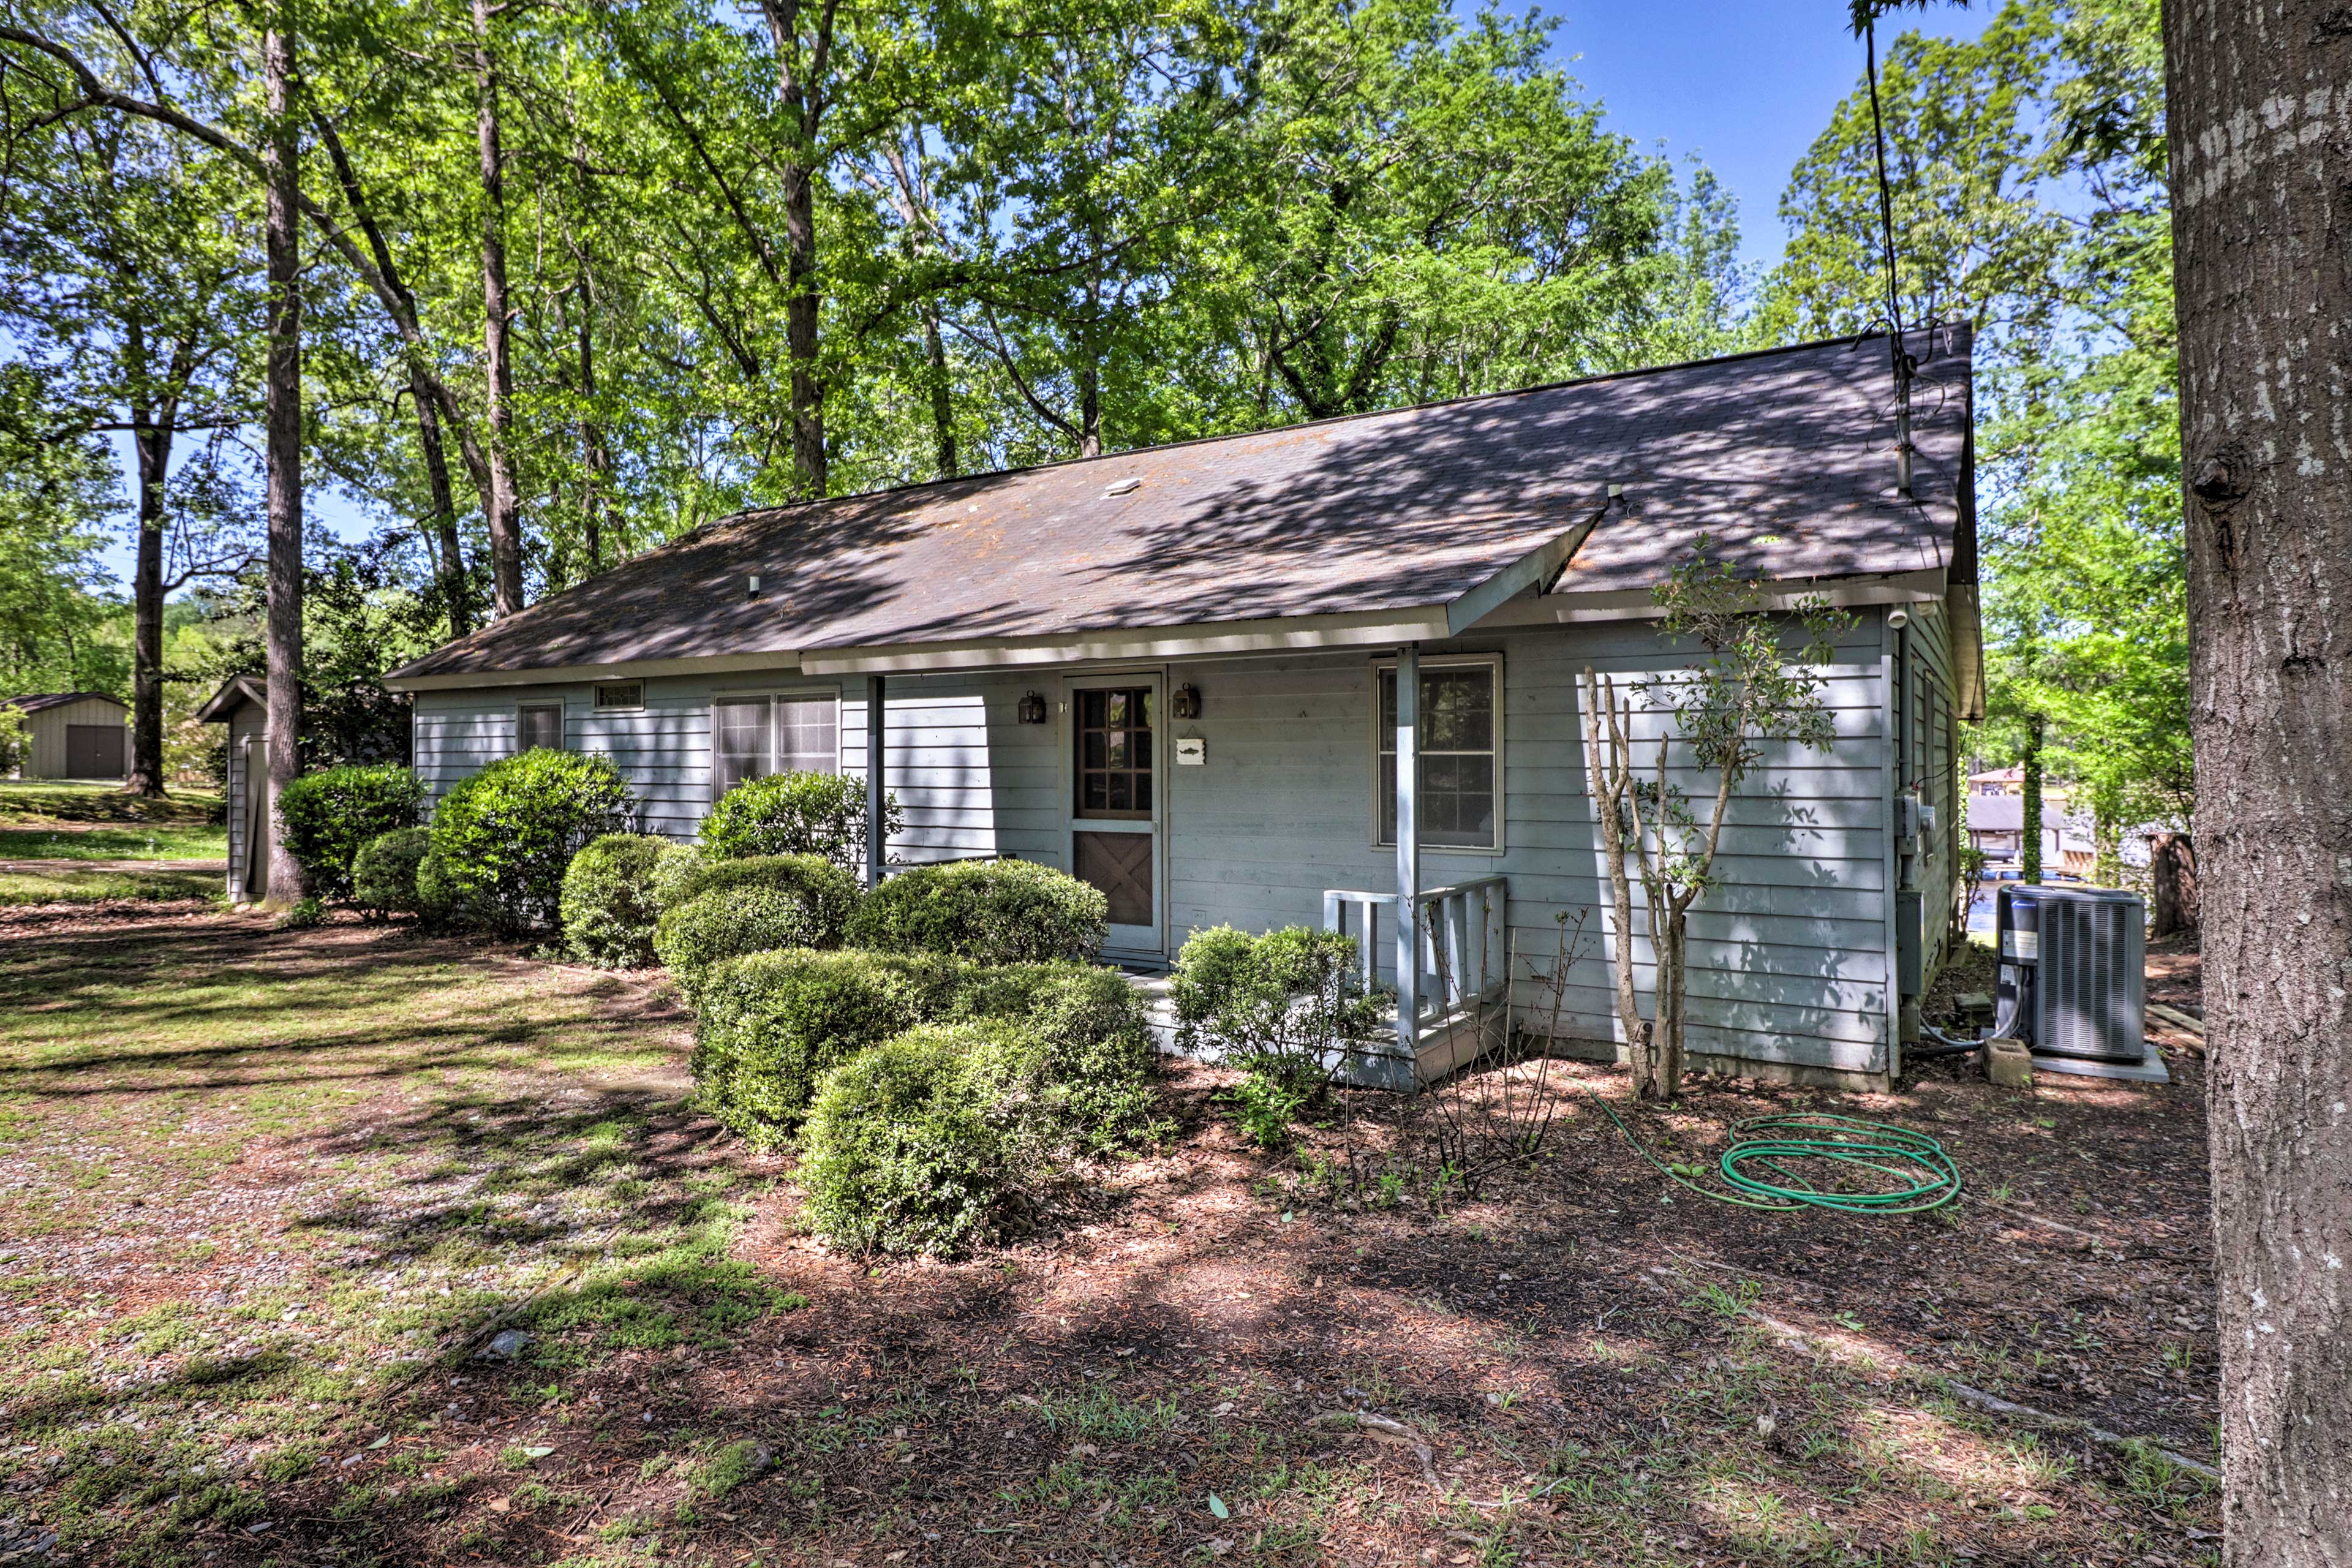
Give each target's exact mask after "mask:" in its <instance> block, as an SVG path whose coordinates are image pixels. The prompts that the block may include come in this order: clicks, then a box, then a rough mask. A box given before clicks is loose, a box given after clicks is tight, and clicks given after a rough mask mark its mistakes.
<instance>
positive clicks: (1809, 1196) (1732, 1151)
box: [1585, 1084, 1960, 1215]
mask: <svg viewBox="0 0 2352 1568" xmlns="http://www.w3.org/2000/svg"><path fill="white" fill-rule="evenodd" d="M1585 1092H1586V1093H1588V1094H1591V1095H1592V1098H1593V1100H1595V1101H1596V1102H1597V1103H1598V1104H1599V1105H1600V1107H1601V1110H1605V1111H1607V1112H1608V1113H1609V1120H1610V1121H1614V1122H1615V1123H1617V1131H1620V1132H1622V1133H1623V1134H1624V1135H1625V1142H1628V1143H1631V1144H1632V1145H1633V1148H1634V1150H1635V1152H1638V1153H1639V1154H1640V1155H1641V1156H1642V1158H1643V1159H1644V1160H1647V1161H1648V1162H1649V1163H1651V1164H1653V1165H1654V1166H1656V1167H1657V1170H1658V1173H1659V1174H1660V1175H1663V1176H1664V1177H1665V1178H1666V1179H1667V1180H1668V1181H1670V1182H1672V1183H1674V1184H1675V1185H1676V1186H1679V1187H1683V1188H1685V1189H1686V1190H1688V1191H1690V1192H1694V1193H1696V1194H1698V1195H1699V1196H1701V1197H1703V1198H1709V1199H1712V1200H1713V1201H1715V1202H1716V1203H1719V1204H1734V1205H1738V1206H1739V1207H1741V1208H1748V1209H1774V1210H1779V1211H1781V1212H1786V1211H1789V1210H1791V1209H1805V1208H1816V1209H1832V1210H1835V1211H1836V1212H1838V1213H1840V1214H1875V1215H1885V1214H1925V1213H1927V1211H1928V1210H1929V1209H1939V1208H1942V1207H1943V1206H1944V1205H1946V1204H1948V1203H1950V1202H1951V1201H1952V1200H1953V1199H1954V1198H1957V1197H1958V1196H1959V1195H1960V1172H1959V1167H1958V1166H1957V1165H1955V1164H1953V1163H1952V1157H1951V1156H1950V1155H1949V1154H1947V1153H1946V1152H1944V1146H1943V1145H1942V1144H1941V1143H1938V1142H1936V1141H1935V1140H1934V1139H1933V1138H1930V1137H1928V1136H1927V1134H1926V1133H1924V1132H1914V1131H1911V1130H1910V1129H1909V1128H1907V1127H1897V1126H1895V1124H1894V1123H1893V1122H1891V1121H1865V1120H1864V1119H1863V1118H1862V1117H1859V1116H1832V1115H1827V1114H1822V1115H1812V1116H1753V1117H1749V1118H1748V1120H1747V1121H1735V1122H1733V1123H1732V1126H1731V1146H1730V1147H1729V1148H1727V1149H1726V1150H1725V1151H1724V1152H1723V1154H1722V1157H1721V1158H1720V1159H1718V1160H1717V1162H1716V1169H1717V1173H1719V1174H1720V1175H1721V1176H1722V1177H1723V1179H1724V1180H1725V1181H1726V1182H1727V1183H1729V1184H1731V1186H1732V1187H1733V1188H1734V1189H1735V1190H1734V1191H1732V1192H1729V1193H1719V1192H1717V1191H1715V1190H1714V1189H1712V1188H1709V1187H1702V1186H1700V1185H1699V1184H1697V1183H1696V1182H1694V1181H1692V1180H1691V1179H1690V1177H1689V1176H1687V1175H1685V1174H1684V1173H1683V1171H1680V1170H1676V1169H1675V1167H1674V1166H1671V1165H1669V1164H1667V1163H1664V1161H1662V1160H1660V1159H1659V1158H1658V1157H1657V1156H1656V1155H1655V1154H1653V1153H1651V1152H1650V1151H1649V1150H1648V1149H1647V1148H1645V1147H1643V1142H1642V1141H1641V1140H1640V1139H1639V1138H1636V1137H1634V1136H1633V1129H1632V1128H1630V1127H1628V1126H1626V1125H1625V1121H1624V1119H1623V1118H1622V1117H1621V1116H1619V1115H1618V1114H1617V1108H1616V1107H1615V1106H1612V1105H1611V1104H1610V1103H1609V1102H1608V1101H1607V1100H1602V1099H1601V1096H1600V1095H1599V1094H1598V1093H1596V1092H1594V1090H1593V1089H1592V1088H1591V1085H1589V1084H1588V1085H1587V1086H1585ZM1801 1160H1827V1161H1829V1162H1830V1163H1831V1170H1832V1172H1834V1171H1837V1170H1842V1169H1848V1168H1859V1169H1862V1170H1866V1171H1875V1172H1877V1173H1880V1174H1881V1175H1884V1176H1885V1177H1887V1178H1889V1179H1890V1180H1891V1181H1892V1182H1894V1183H1895V1185H1894V1186H1892V1187H1890V1188H1888V1189H1886V1190H1885V1191H1880V1192H1867V1193H1843V1192H1824V1191H1822V1189H1821V1188H1820V1187H1817V1186H1815V1185H1814V1184H1812V1183H1811V1182H1809V1181H1807V1180H1806V1179H1805V1178H1804V1177H1803V1175H1801V1173H1798V1172H1797V1171H1795V1170H1792V1169H1791V1168H1790V1164H1791V1163H1792V1162H1796V1161H1801ZM1685 1169H1690V1170H1695V1169H1696V1167H1685Z"/></svg>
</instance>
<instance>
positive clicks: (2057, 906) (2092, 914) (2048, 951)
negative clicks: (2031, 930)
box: [2033, 889, 2147, 1061]
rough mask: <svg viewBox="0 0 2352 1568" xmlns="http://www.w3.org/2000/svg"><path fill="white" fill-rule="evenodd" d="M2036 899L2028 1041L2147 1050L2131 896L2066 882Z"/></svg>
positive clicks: (2137, 923)
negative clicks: (2036, 961)
mask: <svg viewBox="0 0 2352 1568" xmlns="http://www.w3.org/2000/svg"><path fill="white" fill-rule="evenodd" d="M2040 901H2041V905H2042V911H2041V912H2042V921H2041V923H2042V942H2041V946H2042V953H2041V963H2040V966H2039V968H2040V973H2038V974H2037V975H2036V976H2035V978H2034V1019H2033V1047H2034V1048H2035V1049H2036V1050H2039V1051H2047V1052H2050V1053H2052V1054H2053V1055H2057V1056H2065V1057H2098V1058H2107V1059H2110V1060H2116V1061H2138V1060H2139V1059H2141V1058H2142V1057H2144V1056H2145V1055H2146V1054H2147V1046H2146V1044H2145V1040H2146V1035H2147V1030H2146V1023H2147V1019H2146V1000H2147V998H2146V989H2147V982H2146V978H2145V975H2144V973H2143V966H2144V964H2145V963H2146V960H2147V952H2146V937H2145V935H2144V933H2143V931H2142V925H2141V921H2142V916H2141V904H2140V900H2139V899H2138V897H2137V895H2136V894H2131V893H2100V892H2092V891H2083V892H2075V891H2073V890H2071V889H2069V890H2066V891H2064V892H2061V893H2058V894H2057V896H2054V897H2053V896H2052V890H2047V889H2045V890H2044V891H2043V893H2042V898H2041V900H2040Z"/></svg>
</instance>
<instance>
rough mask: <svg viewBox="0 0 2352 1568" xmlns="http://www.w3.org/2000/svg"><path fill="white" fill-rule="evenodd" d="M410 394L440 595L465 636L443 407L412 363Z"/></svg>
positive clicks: (461, 553)
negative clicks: (430, 508) (429, 499)
mask: <svg viewBox="0 0 2352 1568" xmlns="http://www.w3.org/2000/svg"><path fill="white" fill-rule="evenodd" d="M408 395H410V396H411V397H413V398H415V400H416V445H417V449H418V450H419V451H421V452H423V453H424V455H425V483H426V485H427V486H428V487H430V489H431V493H432V497H433V516H432V517H431V518H430V519H429V520H428V521H427V522H426V524H425V527H426V529H427V530H428V531H430V532H431V533H432V534H433V536H434V538H435V540H436V542H437V543H438V545H439V547H440V548H439V552H438V553H439V554H440V557H441V596H442V597H443V598H444V599H446V600H447V601H448V603H447V605H446V606H445V607H446V610H447V612H448V616H449V635H450V636H451V637H464V636H465V635H466V634H467V632H469V631H471V630H473V629H474V626H473V621H474V617H473V612H472V610H471V609H470V608H469V607H468V606H467V603H466V599H467V586H466V551H465V545H464V543H463V542H462V541H460V540H459V538H458V537H457V496H456V495H455V494H454V493H453V492H452V491H451V489H450V487H449V454H448V450H447V448H446V447H445V446H444V445H443V444H442V440H441V409H440V405H438V404H437V403H436V401H435V399H434V395H433V384H432V382H431V380H430V379H429V378H427V377H426V376H425V373H424V371H423V370H422V369H421V368H420V367H418V366H417V365H416V364H415V363H413V362H412V363H410V365H409V369H408Z"/></svg>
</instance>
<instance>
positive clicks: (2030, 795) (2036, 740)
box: [2017, 713, 2042, 882]
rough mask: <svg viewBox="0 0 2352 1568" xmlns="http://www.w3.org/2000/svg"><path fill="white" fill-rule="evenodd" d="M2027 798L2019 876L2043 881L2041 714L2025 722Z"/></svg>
mask: <svg viewBox="0 0 2352 1568" xmlns="http://www.w3.org/2000/svg"><path fill="white" fill-rule="evenodd" d="M2024 772H2025V801H2024V804H2023V805H2022V806H2021V808H2020V816H2021V821H2020V822H2019V824H2018V835H2017V865H2018V875H2019V877H2020V878H2021V879H2023V880H2025V881H2027V882H2039V881H2041V880H2042V715H2041V714H2039V713H2035V714H2032V715H2030V716H2029V717H2028V718H2027V719H2026V721H2025V769H2024Z"/></svg>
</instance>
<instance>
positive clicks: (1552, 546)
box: [1445, 499, 1609, 637]
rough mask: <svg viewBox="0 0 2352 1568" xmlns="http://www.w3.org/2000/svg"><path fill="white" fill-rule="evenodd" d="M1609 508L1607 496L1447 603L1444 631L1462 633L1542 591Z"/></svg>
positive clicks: (1450, 635)
mask: <svg viewBox="0 0 2352 1568" xmlns="http://www.w3.org/2000/svg"><path fill="white" fill-rule="evenodd" d="M1607 510H1609V503H1608V501H1607V500H1605V499H1604V500H1602V501H1601V504H1600V505H1599V506H1597V507H1595V508H1594V509H1593V512H1592V515H1591V517H1588V518H1586V519H1585V520H1584V521H1582V522H1580V523H1578V524H1577V525H1576V526H1575V527H1573V528H1570V529H1568V530H1566V531H1563V532H1561V533H1560V534H1559V535H1558V536H1557V537H1555V538H1552V539H1548V540H1546V541H1545V542H1543V543H1541V544H1539V545H1538V546H1536V547H1535V548H1534V549H1533V550H1530V551H1528V552H1527V553H1526V554H1525V555H1522V556H1520V557H1519V558H1518V559H1517V561H1514V562H1512V563H1510V564H1509V565H1508V566H1506V567H1504V568H1503V569H1502V570H1501V571H1500V572H1497V573H1496V574H1494V575H1493V576H1492V577H1489V578H1487V579H1486V581H1485V582H1484V583H1481V584H1478V585H1477V586H1476V587H1475V588H1473V589H1471V590H1470V591H1469V592H1468V593H1466V594H1464V595H1462V596H1461V597H1459V598H1457V599H1455V600H1454V602H1453V603H1452V604H1450V605H1446V606H1445V631H1446V635H1447V636H1449V637H1460V636H1461V635H1462V634H1463V633H1464V632H1466V631H1468V630H1469V629H1470V628H1471V627H1472V626H1476V625H1477V624H1478V623H1479V622H1481V621H1483V620H1485V619H1486V617H1487V616H1491V615H1493V614H1494V613H1495V612H1496V610H1498V609H1500V608H1502V607H1503V605H1506V604H1508V603H1509V602H1510V601H1511V600H1513V599H1516V598H1517V597H1518V596H1519V595H1521V594H1525V593H1528V592H1529V591H1531V590H1532V591H1533V592H1535V593H1538V594H1540V593H1542V592H1543V591H1544V590H1545V589H1546V588H1549V586H1551V584H1553V583H1554V582H1555V581H1556V580H1557V579H1558V578H1559V574H1560V573H1562V572H1563V571H1565V570H1567V568H1568V563H1569V561H1570V559H1571V558H1572V557H1573V556H1574V555H1575V554H1576V552H1577V551H1578V550H1579V549H1580V548H1581V547H1582V546H1583V544H1584V542H1585V541H1586V540H1587V539H1590V538H1591V536H1592V529H1593V525H1594V524H1596V523H1598V522H1599V521H1601V517H1602V515H1603V514H1604V513H1606V512H1607Z"/></svg>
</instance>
